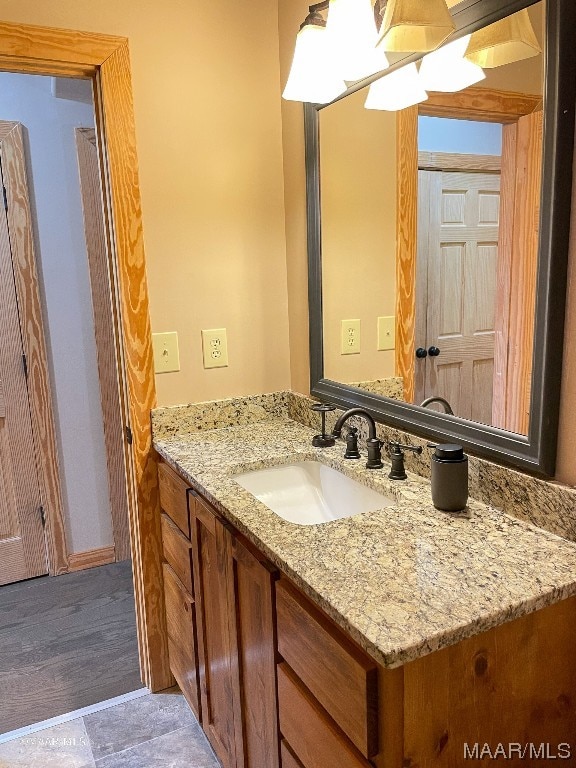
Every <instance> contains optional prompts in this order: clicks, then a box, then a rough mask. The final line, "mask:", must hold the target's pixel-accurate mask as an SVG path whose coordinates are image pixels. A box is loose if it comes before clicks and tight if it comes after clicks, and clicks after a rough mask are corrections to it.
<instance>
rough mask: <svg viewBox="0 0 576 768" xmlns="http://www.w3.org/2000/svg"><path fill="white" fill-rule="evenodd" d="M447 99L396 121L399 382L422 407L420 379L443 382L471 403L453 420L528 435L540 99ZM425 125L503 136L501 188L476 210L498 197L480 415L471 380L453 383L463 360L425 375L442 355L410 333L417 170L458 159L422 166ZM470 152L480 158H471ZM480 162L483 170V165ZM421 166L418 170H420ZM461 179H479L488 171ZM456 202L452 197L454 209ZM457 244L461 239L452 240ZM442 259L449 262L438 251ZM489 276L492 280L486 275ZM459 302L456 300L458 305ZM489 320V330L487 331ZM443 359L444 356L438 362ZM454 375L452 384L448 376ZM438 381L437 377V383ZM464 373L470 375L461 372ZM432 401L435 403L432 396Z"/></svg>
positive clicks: (488, 95) (466, 94) (418, 289)
mask: <svg viewBox="0 0 576 768" xmlns="http://www.w3.org/2000/svg"><path fill="white" fill-rule="evenodd" d="M448 96H449V94H448ZM446 97H447V94H441V93H431V94H429V99H428V100H427V101H426V102H425V103H423V104H421V105H419V106H415V107H411V108H408V109H405V110H402V111H401V112H399V113H398V117H397V122H398V126H397V127H398V135H399V141H398V167H399V169H400V170H401V172H399V173H398V190H397V192H398V201H399V206H398V221H397V232H398V238H397V244H396V247H397V258H396V265H397V284H398V285H399V286H401V287H402V290H399V291H398V293H397V317H398V323H397V333H398V338H397V344H396V373H397V375H398V376H401V377H402V379H403V382H404V399H405V400H406V402H410V403H416V404H420V402H422V400H419V399H418V398H419V397H420V395H421V393H422V392H424V391H426V384H425V382H426V380H428V382H429V383H430V384H431V383H432V378H434V383H438V381H439V379H441V378H444V380H445V381H444V384H445V385H446V387H447V388H448V390H450V393H451V397H452V399H453V400H455V401H462V392H461V385H462V384H464V389H465V390H468V392H469V396H468V395H467V396H466V397H467V398H468V400H467V402H466V403H460V407H459V410H460V413H456V415H457V416H461V417H462V418H466V419H473V420H474V421H476V420H477V421H481V422H483V423H487V424H490V425H492V426H494V427H498V428H501V429H505V430H507V431H510V432H516V433H518V434H524V435H526V434H527V433H528V414H529V409H530V382H531V372H532V364H533V347H534V336H533V326H534V323H533V319H534V313H535V301H536V276H537V275H536V273H537V269H536V267H537V259H536V255H537V252H538V238H539V190H540V183H541V157H542V124H543V121H542V114H543V113H542V96H541V95H538V94H535V95H531V94H523V93H506V99H504V100H503V99H502V92H500V91H497V90H491V89H489V88H480V87H471V88H469V89H467V90H465V91H462V92H461V93H460V94H459V99H458V103H457V104H451V103H450V101H449V100H448V99H447V98H446ZM422 116H423V117H424V118H425V119H432V120H436V119H447V120H449V121H451V122H453V123H460V124H463V123H467V122H474V121H479V122H484V123H486V124H491V125H497V126H498V128H499V130H501V160H500V182H499V184H500V189H499V190H496V189H493V190H487V191H488V192H489V193H490V194H487V195H484V199H483V200H482V204H483V205H484V204H485V203H487V201H488V200H489V198H490V195H492V196H493V197H492V198H491V200H490V202H489V203H488V208H486V205H484V208H485V211H484V212H481V211H478V213H479V214H480V215H481V216H483V215H484V214H485V213H487V212H488V209H491V210H492V209H494V211H495V202H494V201H495V200H496V196H498V197H499V198H500V200H499V205H498V208H499V211H498V213H497V219H498V232H497V240H496V243H495V242H494V239H493V237H494V232H492V239H491V238H490V237H489V238H488V240H487V241H486V243H487V245H488V246H489V248H488V250H487V251H485V252H484V253H483V254H482V256H483V259H482V260H484V261H486V262H490V263H492V265H493V262H494V260H495V259H496V265H497V266H496V280H495V284H496V287H495V301H494V310H493V319H492V320H490V318H489V317H487V316H486V313H485V312H484V313H483V312H481V313H480V314H481V317H480V320H481V323H480V324H481V325H491V324H492V322H493V328H488V327H486V328H485V329H484V330H485V331H486V333H484V334H482V333H481V334H480V335H481V336H482V335H484V339H482V341H483V342H484V347H486V345H487V344H489V346H490V349H489V350H487V349H482V350H480V357H478V358H477V362H478V363H479V365H477V370H476V374H477V381H478V389H483V390H484V391H486V384H487V383H488V390H491V407H490V403H489V402H488V400H489V398H484V402H482V403H477V405H478V410H479V413H476V414H474V415H470V414H471V412H472V408H471V406H470V403H471V402H476V401H474V398H473V394H472V393H473V391H474V382H473V378H471V376H470V375H463V376H460V373H462V374H466V371H465V369H466V367H467V366H466V364H465V361H464V360H462V361H460V362H458V361H457V360H456V359H454V360H453V362H454V366H452V370H451V371H449V370H448V369H447V370H446V371H442V370H438V369H441V368H442V362H443V361H440V356H441V355H442V351H441V352H440V355H435V354H433V359H432V362H431V364H430V365H428V363H429V362H430V361H428V360H427V362H426V365H425V366H422V365H420V363H421V361H422V359H426V358H428V357H429V354H428V353H429V349H430V348H432V349H433V350H434V352H435V351H436V350H437V349H440V350H442V348H441V347H440V345H438V344H434V343H432V342H431V343H430V344H429V345H428V346H427V347H422V348H420V346H419V340H420V338H421V333H419V331H418V329H417V322H418V313H417V303H418V301H420V300H421V299H422V296H423V290H424V289H423V285H422V278H421V277H420V281H419V282H418V280H417V271H418V270H417V263H418V259H417V256H418V251H420V252H422V251H423V242H422V236H421V232H420V230H421V229H422V228H421V226H420V224H421V222H420V221H419V210H418V197H419V194H418V188H419V181H421V182H422V183H425V179H424V178H423V177H420V179H419V173H421V171H422V170H437V168H431V167H429V164H430V162H432V165H434V163H435V162H436V161H438V162H440V166H442V164H443V163H444V162H448V166H447V167H446V168H445V169H443V170H447V171H451V170H454V169H453V168H451V166H452V165H453V159H454V158H453V155H458V154H460V153H462V150H461V149H460V150H459V151H458V150H457V151H456V152H447V153H444V155H445V156H444V158H443V159H442V157H441V155H442V154H443V153H442V151H440V152H438V153H428V155H429V156H428V157H427V158H425V160H424V162H423V163H422V158H421V157H420V156H419V119H420V118H421V117H422ZM468 152H470V150H468ZM475 152H476V153H478V154H480V151H479V150H478V149H476V150H475ZM492 154H493V153H492ZM430 155H431V156H430ZM446 155H447V157H446ZM487 159H488V161H489V162H490V158H487ZM419 166H421V168H420V170H419ZM464 170H466V172H469V171H471V170H472V171H473V172H476V173H478V172H484V171H485V170H486V169H480V170H478V169H470V168H468V169H464ZM488 172H489V173H490V174H492V173H493V172H494V171H493V170H492V169H491V168H489V169H488ZM454 191H455V192H456V193H457V194H456V196H457V195H460V196H461V197H462V199H464V197H463V195H464V191H463V190H461V189H458V190H454ZM456 196H452V197H451V198H450V199H451V201H452V202H453V201H454V200H455V199H456ZM464 196H465V195H464ZM489 218H490V216H489ZM491 218H492V221H491V222H488V221H487V223H488V224H490V225H491V226H492V227H493V225H494V224H495V220H494V219H495V216H493V215H492V216H491ZM460 226H461V225H460ZM452 240H454V237H453V238H452ZM457 240H458V237H456V241H457ZM463 242H464V241H462V240H461V241H460V244H461V245H462V243H463ZM428 245H430V243H428ZM452 245H454V243H452ZM464 245H465V242H464ZM494 245H496V247H494ZM451 247H452V246H451ZM452 250H454V249H452ZM444 255H446V250H445V249H444ZM482 260H481V261H482ZM476 267H478V268H479V269H480V270H482V268H483V267H482V264H481V263H478V264H476ZM490 270H491V274H493V266H492V267H490ZM452 277H453V276H452ZM481 280H482V281H481V285H482V286H485V285H486V284H487V283H486V280H485V279H484V278H482V279H481ZM452 282H453V281H452ZM448 283H450V280H449V281H448ZM460 285H461V282H460ZM512 286H513V289H512ZM463 295H464V294H461V298H462V297H463ZM476 298H477V296H476V297H473V300H474V301H476ZM484 304H486V302H484ZM452 306H454V304H452ZM490 315H492V313H490ZM462 316H463V315H462ZM486 320H490V322H488V324H487V323H486V322H485V321H486ZM452 331H453V332H448V333H446V338H447V339H448V345H447V346H446V342H444V344H445V349H446V350H448V349H449V347H450V344H451V338H450V337H452V336H454V337H457V336H458V333H459V332H458V331H457V330H454V329H452ZM488 337H493V340H490V341H489V340H488ZM492 348H493V349H492ZM424 352H425V353H426V356H425V357H424ZM487 352H489V354H487ZM420 355H421V356H420ZM446 359H447V358H446V355H444V360H446ZM492 360H493V362H492ZM430 368H433V369H434V370H433V373H434V376H433V377H431V376H428V379H426V373H427V371H428V369H430ZM468 368H469V366H468ZM457 369H459V371H458V370H457ZM455 372H456V375H454V374H455ZM438 373H440V374H441V375H440V376H438V375H437V374H438ZM469 373H470V370H468V374H469ZM444 374H446V375H444ZM433 394H434V395H436V396H442V395H439V393H438V392H437V391H436V392H434V393H433ZM466 397H464V399H466ZM437 407H440V406H437Z"/></svg>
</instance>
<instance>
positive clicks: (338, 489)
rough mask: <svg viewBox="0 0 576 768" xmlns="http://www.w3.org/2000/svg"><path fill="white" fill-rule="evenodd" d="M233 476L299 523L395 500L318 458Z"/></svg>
mask: <svg viewBox="0 0 576 768" xmlns="http://www.w3.org/2000/svg"><path fill="white" fill-rule="evenodd" d="M234 480H235V481H236V482H237V483H238V484H239V485H241V486H242V487H243V488H245V489H246V490H247V491H250V493H251V494H252V495H253V496H255V497H256V498H257V499H258V500H259V501H261V502H262V503H263V504H265V505H266V506H267V507H269V509H271V510H272V511H273V512H275V513H276V514H277V515H279V516H280V517H282V518H283V519H284V520H288V522H290V523H298V524H299V525H316V524H318V523H325V522H328V521H329V520H339V519H341V518H343V517H353V516H354V515H359V514H361V513H362V512H374V511H375V510H376V509H382V508H383V507H391V506H394V505H395V504H396V501H395V500H394V499H391V498H388V497H387V496H384V495H383V494H381V493H378V492H377V491H373V490H372V489H371V488H367V487H366V486H365V485H362V484H361V483H357V482H356V480H351V479H350V478H349V477H346V475H343V474H342V473H341V472H338V471H337V470H336V469H332V468H331V467H326V466H325V465H324V464H321V463H320V462H318V461H299V462H297V463H295V464H287V465H284V466H281V467H270V468H269V469H257V470H254V471H252V472H243V473H242V474H240V475H236V476H235V477H234Z"/></svg>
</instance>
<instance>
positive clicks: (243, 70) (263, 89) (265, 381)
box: [0, 0, 290, 404]
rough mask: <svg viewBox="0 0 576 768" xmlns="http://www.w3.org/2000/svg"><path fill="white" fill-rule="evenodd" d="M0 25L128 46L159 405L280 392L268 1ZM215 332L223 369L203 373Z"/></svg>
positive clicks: (130, 0)
mask: <svg viewBox="0 0 576 768" xmlns="http://www.w3.org/2000/svg"><path fill="white" fill-rule="evenodd" d="M0 19H2V20H4V21H16V22H22V23H28V24H40V25H46V26H55V27H63V28H68V29H78V30H87V31H93V32H103V33H108V34H113V35H124V36H127V37H128V38H129V40H130V50H131V60H132V74H133V86H134V106H135V114H136V132H137V141H138V153H139V163H140V182H141V189H142V201H143V214H144V238H145V245H146V256H147V263H148V280H149V288H150V302H151V303H150V306H151V318H152V329H153V331H178V333H179V341H180V356H181V366H182V370H181V372H180V373H171V374H163V375H162V376H158V377H157V388H158V399H159V402H160V404H174V403H181V402H187V401H191V400H202V399H206V398H212V397H221V396H227V395H234V394H248V393H254V392H262V391H269V390H274V389H280V388H285V387H287V386H289V384H290V374H289V351H288V314H287V300H288V299H287V286H286V267H285V258H286V257H285V245H284V206H283V182H282V149H281V121H280V103H279V88H280V78H279V65H278V39H277V34H276V30H277V24H278V20H277V7H276V3H273V2H270V1H269V0H244V1H243V2H242V3H218V2H205V1H204V0H188V1H187V2H182V1H181V0H164V1H163V2H162V3H158V2H151V0H122V2H118V0H97V2H94V0H50V2H39V0H0ZM215 327H216V328H219V327H226V328H227V330H228V347H229V357H230V366H229V367H228V368H223V369H213V370H209V371H205V370H204V369H203V367H202V357H201V336H200V330H201V329H202V328H215Z"/></svg>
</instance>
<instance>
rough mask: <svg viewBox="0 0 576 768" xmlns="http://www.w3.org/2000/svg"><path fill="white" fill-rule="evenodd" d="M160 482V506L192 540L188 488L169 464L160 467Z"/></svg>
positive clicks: (162, 464)
mask: <svg viewBox="0 0 576 768" xmlns="http://www.w3.org/2000/svg"><path fill="white" fill-rule="evenodd" d="M158 481H159V484H160V506H161V507H162V509H163V510H164V512H166V514H167V515H168V516H169V517H170V518H172V520H173V521H174V522H175V523H176V525H177V526H178V528H180V530H181V531H182V533H183V534H184V535H185V536H187V537H188V538H190V522H189V520H188V498H187V496H188V493H187V491H188V486H187V485H186V483H185V482H184V480H182V478H181V477H179V476H178V475H177V474H176V472H174V470H173V469H171V468H170V467H169V466H168V464H164V463H163V462H161V463H160V464H159V465H158Z"/></svg>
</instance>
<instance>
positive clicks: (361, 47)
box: [326, 0, 388, 82]
mask: <svg viewBox="0 0 576 768" xmlns="http://www.w3.org/2000/svg"><path fill="white" fill-rule="evenodd" d="M326 30H327V33H328V38H329V42H330V46H331V47H332V56H333V61H334V66H335V67H336V68H337V72H338V74H339V75H340V76H341V77H342V79H343V80H347V81H348V82H353V81H355V80H361V79H362V78H364V77H368V76H369V75H373V74H374V73H376V72H381V71H382V70H383V69H387V68H388V60H387V58H386V54H385V53H384V51H383V50H382V49H377V48H376V43H377V42H378V30H377V28H376V21H375V19H374V9H373V8H372V2H371V0H330V5H329V8H328V21H327V23H326Z"/></svg>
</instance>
